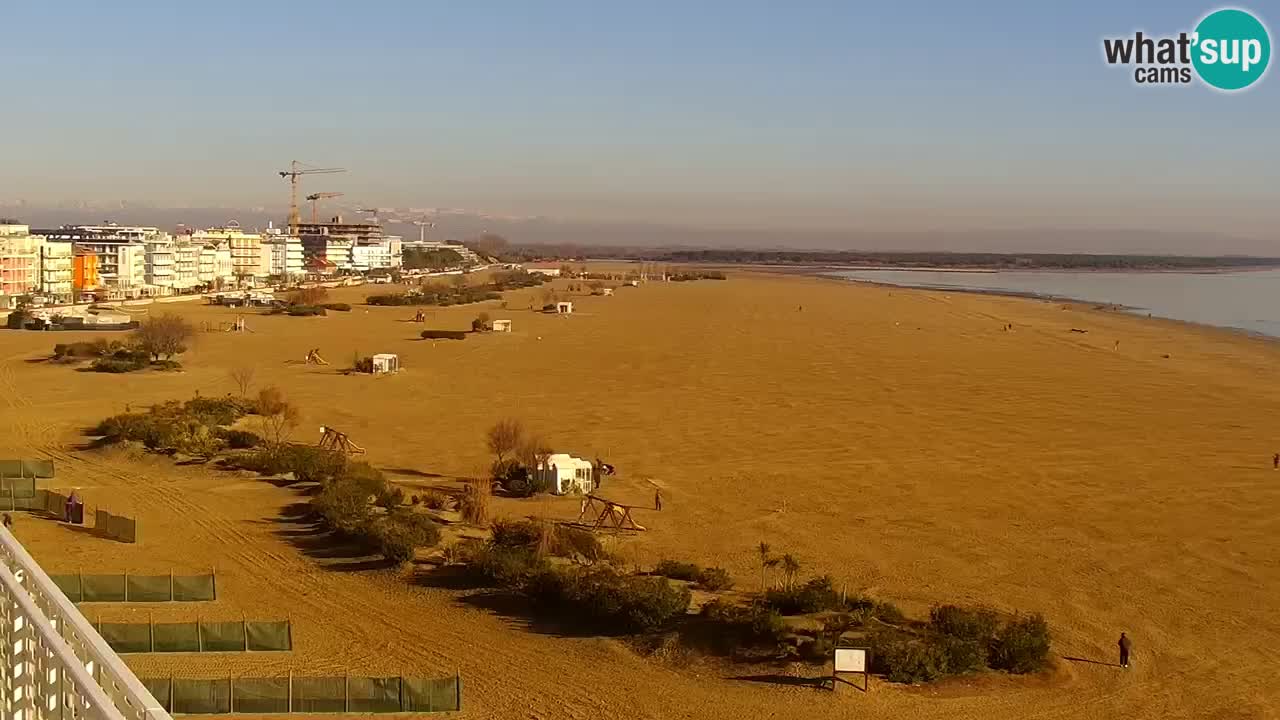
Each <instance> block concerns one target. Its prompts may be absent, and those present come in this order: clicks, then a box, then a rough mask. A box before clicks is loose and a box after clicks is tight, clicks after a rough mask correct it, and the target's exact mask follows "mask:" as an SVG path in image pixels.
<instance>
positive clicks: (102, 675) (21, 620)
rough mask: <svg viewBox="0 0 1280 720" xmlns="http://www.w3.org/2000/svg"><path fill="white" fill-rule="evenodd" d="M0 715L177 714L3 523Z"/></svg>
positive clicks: (100, 717) (146, 719) (123, 718)
mask: <svg viewBox="0 0 1280 720" xmlns="http://www.w3.org/2000/svg"><path fill="white" fill-rule="evenodd" d="M0 623H3V626H2V627H0V641H3V643H4V645H3V647H0V662H2V663H3V667H2V668H0V718H4V720H9V719H10V718H12V720H53V719H54V718H57V719H58V720H80V719H84V720H168V718H169V714H168V713H166V712H165V711H164V708H163V707H162V706H161V705H160V703H159V702H157V701H156V699H155V698H154V697H152V696H151V693H149V692H147V689H146V688H145V687H144V686H143V685H142V683H141V681H139V680H138V678H137V677H136V676H135V675H134V674H133V671H131V670H130V669H129V668H128V666H126V665H125V664H124V661H122V660H121V659H120V657H119V656H118V655H116V654H115V652H114V651H113V650H112V649H111V648H110V646H108V645H107V643H106V641H105V640H103V639H102V637H101V636H100V635H98V633H97V631H95V630H94V629H93V626H92V625H90V624H89V621H88V620H86V619H85V617H84V616H83V615H81V614H80V611H79V610H77V609H76V607H75V605H73V604H72V603H71V601H70V600H68V599H67V597H66V596H65V595H63V594H62V591H61V590H59V589H58V587H57V586H56V585H54V583H53V580H51V579H50V578H49V575H48V574H47V573H45V571H44V570H43V569H41V567H40V566H39V565H38V564H37V563H36V561H35V560H34V559H33V558H32V557H31V555H30V554H29V553H28V552H27V551H26V549H25V548H23V547H22V545H21V544H20V543H19V542H18V541H17V539H16V538H14V536H13V534H12V533H10V532H9V530H8V529H6V528H4V527H0Z"/></svg>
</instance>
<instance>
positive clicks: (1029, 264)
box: [504, 245, 1280, 270]
mask: <svg viewBox="0 0 1280 720" xmlns="http://www.w3.org/2000/svg"><path fill="white" fill-rule="evenodd" d="M588 257H589V258H598V259H612V260H640V261H645V262H661V263H690V264H693V263H710V264H721V265H726V264H751V265H869V266H880V267H902V268H922V267H941V268H966V269H984V270H985V269H1007V270H1012V269H1037V268H1043V269H1060V270H1061V269H1067V270H1072V269H1080V270H1086V269H1101V270H1164V269H1168V270H1179V269H1206V268H1253V267H1275V266H1280V258H1266V257H1246V256H1239V255H1235V256H1232V255H1228V256H1207V255H1205V256H1190V255H1090V254H1083V253H956V252H863V251H843V250H840V251H836V250H833V251H808V250H671V249H658V248H638V247H601V246H583V245H516V246H511V247H509V248H508V249H507V250H506V252H505V253H504V259H505V260H506V261H508V262H529V261H535V260H542V261H548V260H550V261H555V260H565V259H579V258H588Z"/></svg>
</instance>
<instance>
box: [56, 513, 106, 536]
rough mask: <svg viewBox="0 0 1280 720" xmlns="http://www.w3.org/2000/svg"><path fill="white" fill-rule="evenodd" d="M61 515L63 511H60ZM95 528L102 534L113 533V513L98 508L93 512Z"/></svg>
mask: <svg viewBox="0 0 1280 720" xmlns="http://www.w3.org/2000/svg"><path fill="white" fill-rule="evenodd" d="M58 514H59V515H61V514H62V511H58ZM93 529H94V530H97V531H98V532H99V533H100V534H102V535H107V536H110V535H111V513H109V512H107V511H106V510H98V511H97V512H95V513H94V514H93Z"/></svg>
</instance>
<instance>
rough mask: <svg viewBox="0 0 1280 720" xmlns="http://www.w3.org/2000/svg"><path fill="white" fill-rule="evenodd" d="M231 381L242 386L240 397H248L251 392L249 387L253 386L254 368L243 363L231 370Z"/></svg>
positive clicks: (237, 385)
mask: <svg viewBox="0 0 1280 720" xmlns="http://www.w3.org/2000/svg"><path fill="white" fill-rule="evenodd" d="M230 375H231V381H232V382H234V383H235V384H236V387H238V388H240V397H246V396H248V394H249V388H250V387H252V386H253V376H254V369H253V368H252V367H250V366H248V365H242V366H240V367H238V368H236V369H234V370H232V371H231V373H230Z"/></svg>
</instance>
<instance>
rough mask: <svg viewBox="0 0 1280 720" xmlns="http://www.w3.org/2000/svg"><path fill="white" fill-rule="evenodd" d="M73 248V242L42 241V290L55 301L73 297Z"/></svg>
mask: <svg viewBox="0 0 1280 720" xmlns="http://www.w3.org/2000/svg"><path fill="white" fill-rule="evenodd" d="M73 249H74V248H73V247H72V245H71V243H63V242H43V241H42V242H41V243H40V292H42V293H44V294H45V295H48V296H49V297H51V298H53V299H54V301H55V302H70V301H71V300H72V299H73V296H74V293H73V291H72V288H71V279H72V272H71V263H72V257H74V253H73Z"/></svg>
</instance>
